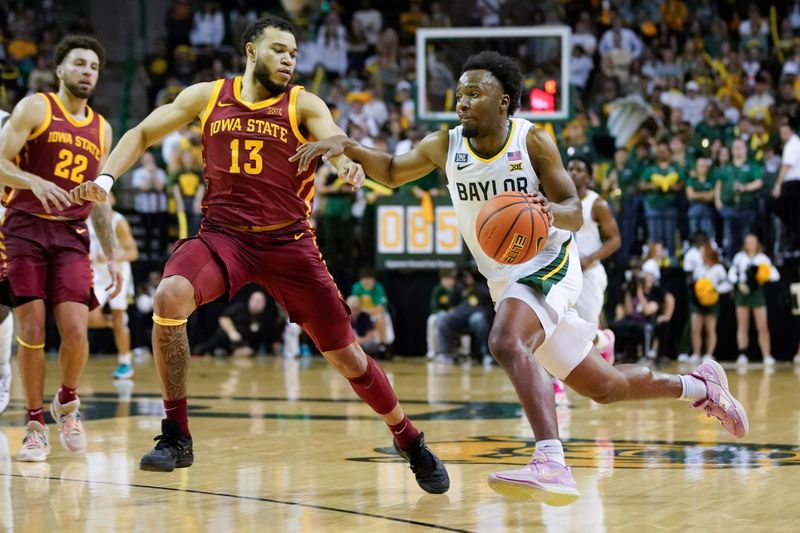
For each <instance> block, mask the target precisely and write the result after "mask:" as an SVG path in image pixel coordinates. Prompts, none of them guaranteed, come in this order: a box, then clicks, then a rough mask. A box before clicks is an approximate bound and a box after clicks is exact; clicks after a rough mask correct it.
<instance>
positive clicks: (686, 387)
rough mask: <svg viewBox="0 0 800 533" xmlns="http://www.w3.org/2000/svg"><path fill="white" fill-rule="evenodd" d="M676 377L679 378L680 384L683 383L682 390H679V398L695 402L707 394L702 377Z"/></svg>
mask: <svg viewBox="0 0 800 533" xmlns="http://www.w3.org/2000/svg"><path fill="white" fill-rule="evenodd" d="M678 377H679V378H681V385H683V391H681V400H686V401H689V402H696V401H697V400H703V399H705V398H706V397H707V396H708V391H707V389H706V383H705V381H703V380H702V379H697V378H696V377H694V376H678Z"/></svg>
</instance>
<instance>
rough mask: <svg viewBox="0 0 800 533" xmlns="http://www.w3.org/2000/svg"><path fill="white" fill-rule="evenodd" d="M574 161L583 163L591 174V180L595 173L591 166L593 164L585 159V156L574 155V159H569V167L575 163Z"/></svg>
mask: <svg viewBox="0 0 800 533" xmlns="http://www.w3.org/2000/svg"><path fill="white" fill-rule="evenodd" d="M573 161H580V162H581V163H583V165H584V166H585V167H586V172H588V173H589V177H590V178H591V177H592V173H593V172H592V171H593V170H594V169H593V168H592V164H591V163H589V160H588V159H586V158H585V157H583V156H579V155H573V156H572V157H570V158H569V160H568V161H567V166H569V164H570V163H571V162H573Z"/></svg>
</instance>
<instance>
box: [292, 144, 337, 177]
mask: <svg viewBox="0 0 800 533" xmlns="http://www.w3.org/2000/svg"><path fill="white" fill-rule="evenodd" d="M346 145H347V137H346V136H344V135H335V136H333V137H328V138H327V139H322V140H321V141H315V142H310V143H304V144H301V145H300V146H298V147H297V151H296V152H295V153H294V155H293V156H291V157H290V158H289V161H290V162H292V163H293V162H295V161H297V160H298V159H299V160H300V164H299V165H298V167H299V170H300V171H301V172H302V171H304V170H306V169H307V168H308V166H309V165H310V164H311V162H312V161H314V160H315V159H316V158H318V157H319V156H323V157H325V158H326V159H330V158H332V157H336V156H338V155H342V154H343V153H344V149H345V147H346Z"/></svg>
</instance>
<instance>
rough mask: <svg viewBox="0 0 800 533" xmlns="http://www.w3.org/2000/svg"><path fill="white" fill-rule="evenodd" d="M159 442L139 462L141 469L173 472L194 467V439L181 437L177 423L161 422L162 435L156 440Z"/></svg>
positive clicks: (171, 421)
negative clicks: (177, 469)
mask: <svg viewBox="0 0 800 533" xmlns="http://www.w3.org/2000/svg"><path fill="white" fill-rule="evenodd" d="M153 440H155V441H158V444H156V446H155V448H153V449H152V450H150V451H149V452H147V453H146V454H144V456H142V460H141V461H139V469H140V470H147V471H149V472H172V471H173V470H175V469H176V468H186V467H187V466H192V463H193V462H194V452H193V451H192V438H191V437H187V436H186V435H181V433H180V430H179V429H178V424H177V422H175V421H173V420H166V419H164V420H162V421H161V435H159V436H158V437H156V438H154V439H153Z"/></svg>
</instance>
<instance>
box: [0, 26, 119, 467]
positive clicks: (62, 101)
mask: <svg viewBox="0 0 800 533" xmlns="http://www.w3.org/2000/svg"><path fill="white" fill-rule="evenodd" d="M104 56H105V51H104V49H103V46H102V45H101V44H100V43H99V42H98V41H97V40H96V39H94V38H92V37H85V36H77V35H76V36H68V37H66V38H65V39H64V40H62V41H61V42H60V43H59V44H58V46H56V48H55V51H54V59H55V64H56V75H57V76H58V79H59V89H58V93H57V94H55V93H47V94H44V93H38V94H35V95H31V96H28V97H26V98H24V99H23V100H22V101H20V103H19V104H17V106H16V107H15V108H14V111H13V112H12V114H11V118H10V119H9V121H8V124H7V125H6V127H4V128H3V130H2V134H0V182H2V183H4V184H5V185H9V186H10V187H13V188H11V189H6V191H5V192H4V194H3V204H4V205H5V206H6V207H7V211H6V214H5V218H4V220H3V224H2V238H3V244H4V245H5V250H3V251H4V254H2V255H0V257H2V259H3V261H4V264H3V270H2V287H0V288H2V289H3V290H2V296H4V297H5V299H6V300H7V302H6V301H4V302H3V303H10V304H11V305H13V306H15V307H16V313H17V318H18V319H19V323H20V331H19V334H18V336H17V342H18V343H19V367H20V373H21V375H22V381H23V383H24V385H25V401H26V408H27V410H28V424H27V427H26V433H25V438H24V440H23V444H22V449H21V450H20V452H19V454H18V455H17V459H18V460H20V461H44V460H45V459H46V458H47V454H48V453H49V451H50V445H49V438H48V435H49V434H48V429H47V426H45V422H44V412H43V403H44V372H45V360H44V345H45V338H44V335H45V313H46V309H45V301H46V302H47V304H48V305H49V306H50V307H51V308H52V310H53V313H54V316H55V320H56V325H57V326H58V331H59V334H60V335H61V346H60V347H59V362H60V364H61V388H60V389H59V390H58V392H57V393H56V395H55V397H54V398H53V401H52V403H51V405H50V413H51V414H52V415H53V418H54V419H55V420H56V422H57V423H58V426H59V433H60V434H59V437H60V441H61V444H62V445H63V446H64V447H65V448H66V449H67V450H69V451H71V452H82V451H84V450H85V449H86V434H85V432H84V429H83V425H82V423H81V417H80V411H79V408H80V399H79V398H78V396H77V394H76V389H77V388H78V383H79V381H80V377H81V374H82V372H83V368H84V366H85V364H86V359H87V357H88V355H89V345H88V341H87V320H88V314H89V307H93V306H94V305H96V303H97V302H96V300H95V299H94V292H93V288H92V266H91V263H90V261H89V233H88V231H87V227H86V218H87V217H88V216H89V215H90V213H91V216H92V221H93V223H94V224H95V227H97V228H99V232H98V237H99V239H100V241H101V244H102V247H103V250H104V253H106V254H110V255H108V257H110V258H112V259H113V258H114V250H113V243H114V240H113V233H112V231H111V222H110V219H111V216H110V207H109V206H108V205H106V204H98V205H96V206H94V208H92V204H84V205H81V204H79V203H77V204H73V203H71V200H70V196H69V193H68V191H70V190H71V189H72V188H73V187H77V186H78V185H79V184H80V183H81V182H85V181H89V180H92V179H94V177H95V176H97V171H98V170H99V168H100V166H101V165H102V163H103V162H104V160H105V158H106V157H107V156H108V151H109V149H110V147H111V142H112V135H111V127H110V126H109V125H108V123H107V122H106V121H105V119H104V118H103V117H102V116H100V115H99V114H97V113H95V112H94V111H92V109H91V108H90V107H89V106H88V105H87V99H88V98H89V97H90V96H91V94H92V92H93V91H94V88H95V85H96V84H97V78H98V75H99V72H100V68H101V66H102V64H103V59H104ZM45 180H46V183H47V184H48V185H46V186H45V185H43V184H42V183H41V181H45ZM26 182H27V183H29V184H31V185H30V186H28V187H26V186H25V184H26ZM45 187H46V192H43V191H42V190H41V189H43V188H45ZM25 189H30V190H25ZM50 204H53V205H52V207H51V206H50ZM109 268H110V269H111V271H112V286H110V287H108V288H106V289H111V288H113V289H114V294H116V291H118V290H119V285H120V282H119V281H120V274H119V267H118V266H117V264H116V262H113V261H112V262H110V263H109Z"/></svg>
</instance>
